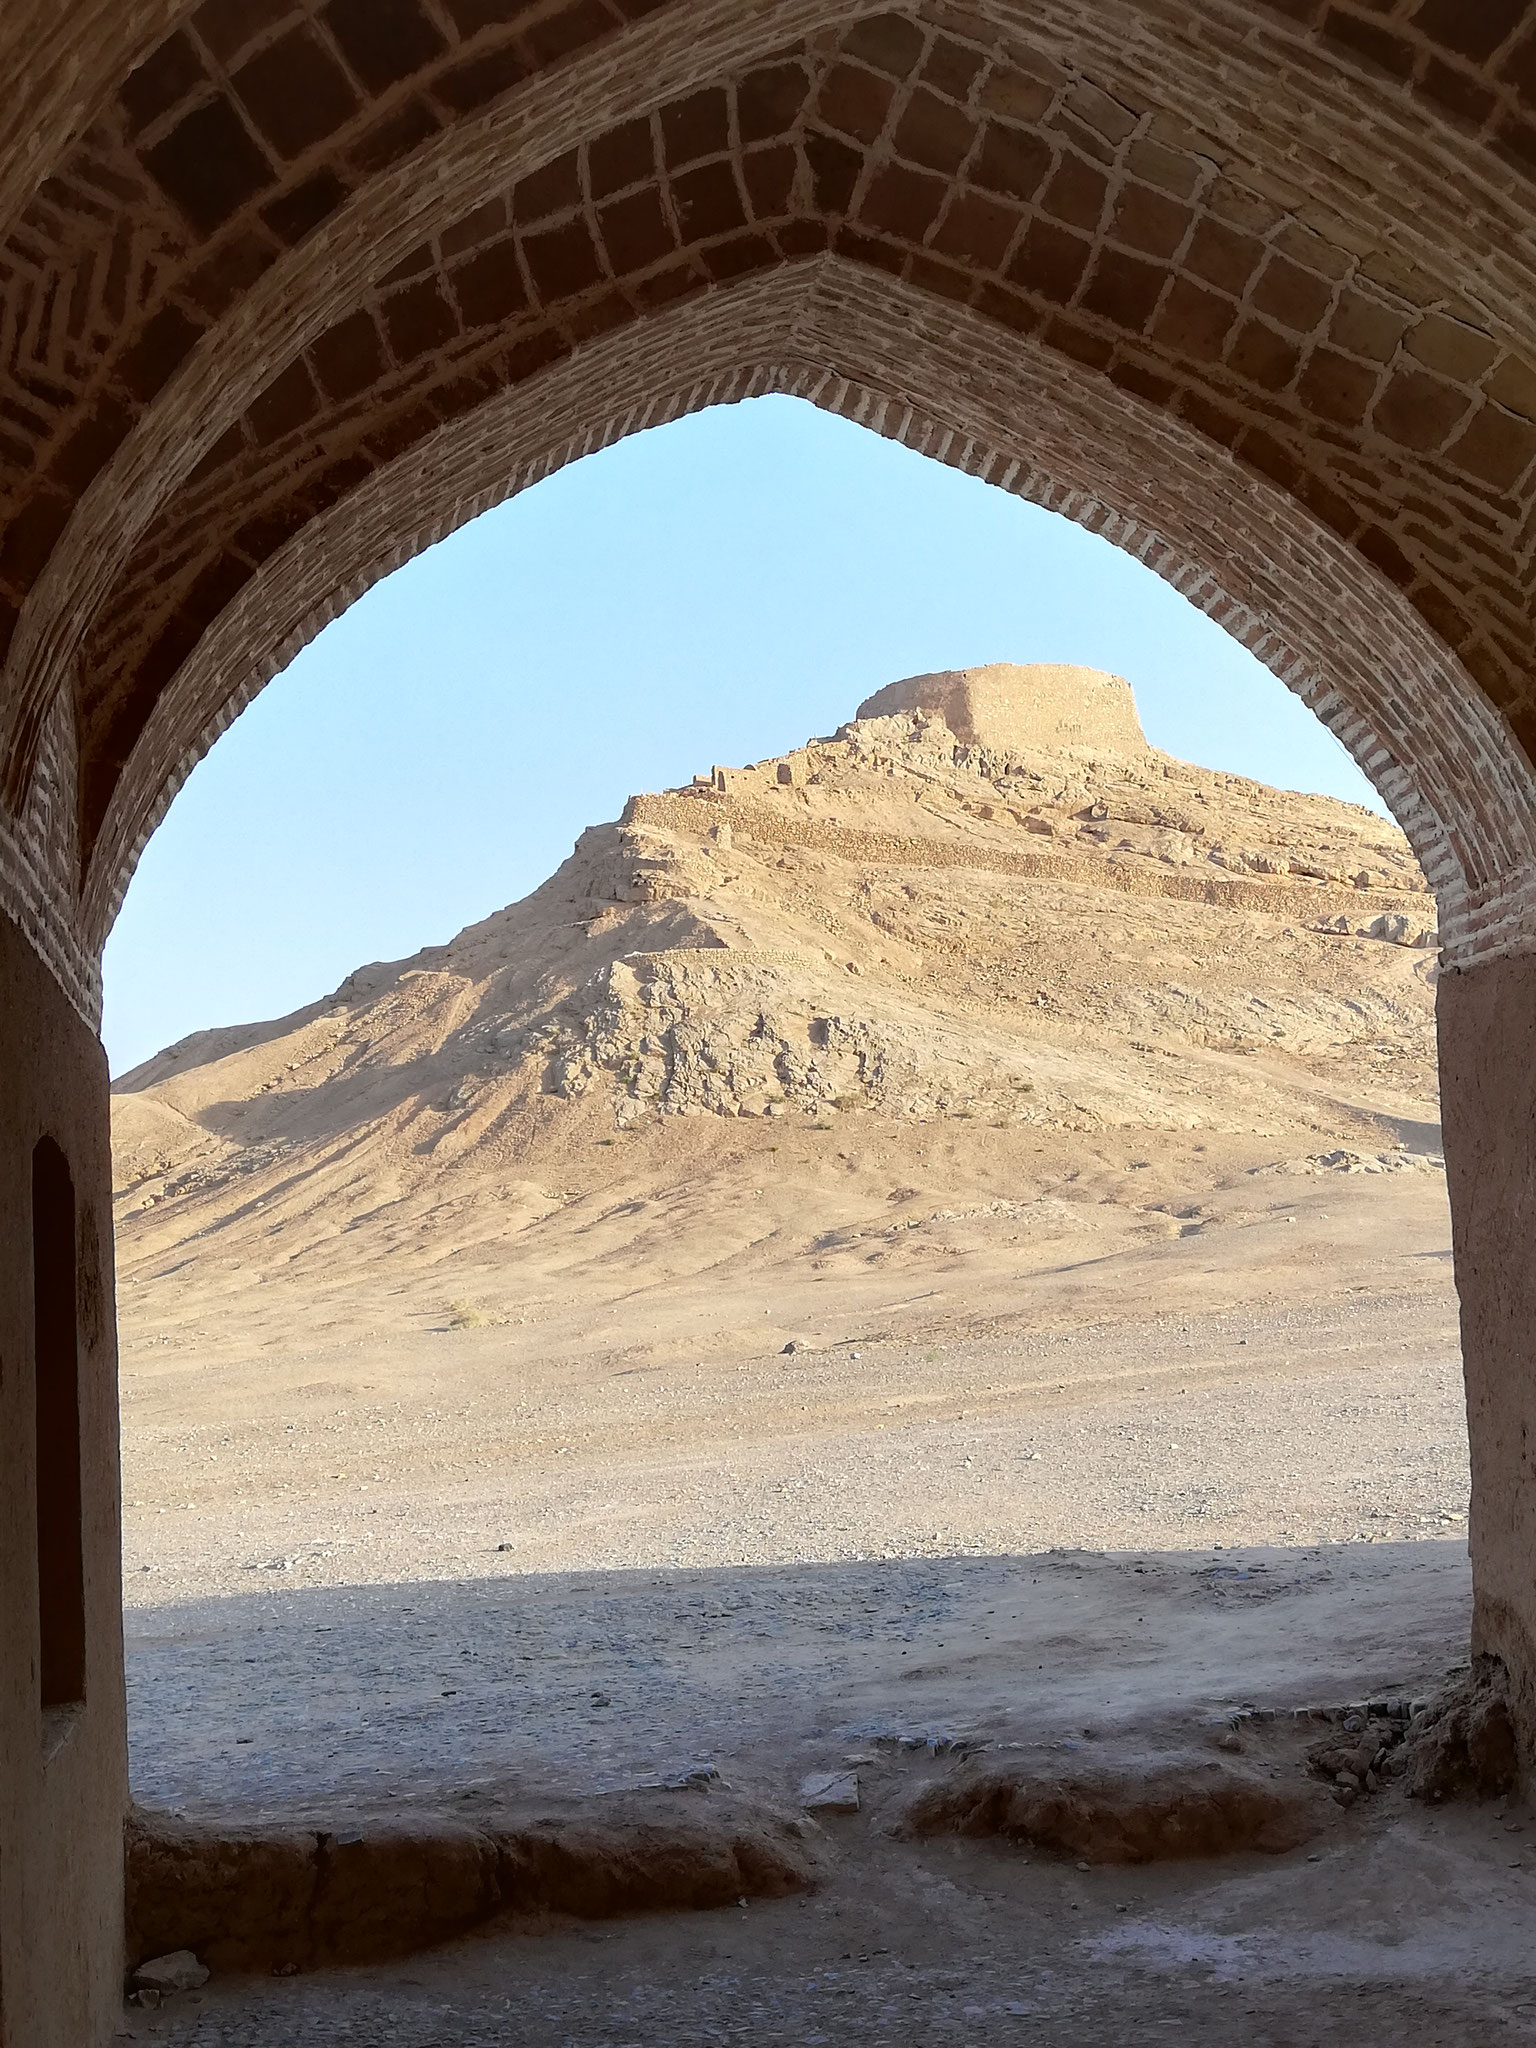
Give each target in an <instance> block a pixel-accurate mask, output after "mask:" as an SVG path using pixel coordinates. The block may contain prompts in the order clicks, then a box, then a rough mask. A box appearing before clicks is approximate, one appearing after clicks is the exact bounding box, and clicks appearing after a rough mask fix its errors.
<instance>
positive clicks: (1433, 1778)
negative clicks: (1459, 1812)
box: [1404, 1657, 1519, 1800]
mask: <svg viewBox="0 0 1536 2048" xmlns="http://www.w3.org/2000/svg"><path fill="white" fill-rule="evenodd" d="M1404 1749H1405V1752H1406V1759H1407V1761H1406V1776H1405V1784H1406V1787H1407V1790H1408V1792H1409V1794H1410V1796H1411V1797H1413V1798H1415V1799H1430V1800H1439V1799H1456V1798H1465V1797H1468V1796H1470V1797H1473V1798H1477V1799H1494V1798H1498V1797H1499V1796H1500V1795H1502V1794H1503V1793H1506V1792H1512V1791H1513V1790H1514V1789H1515V1784H1516V1779H1517V1774H1518V1764H1519V1758H1518V1754H1517V1750H1516V1743H1515V1722H1514V1716H1513V1714H1512V1712H1511V1711H1510V1701H1509V1675H1508V1673H1507V1671H1506V1670H1505V1668H1504V1665H1503V1663H1502V1662H1501V1661H1500V1659H1499V1658H1497V1657H1479V1658H1478V1659H1477V1660H1476V1661H1475V1663H1474V1664H1473V1666H1472V1669H1471V1670H1470V1671H1469V1672H1468V1673H1467V1675H1466V1677H1465V1678H1461V1679H1458V1680H1457V1681H1456V1682H1455V1683H1454V1684H1452V1685H1449V1686H1447V1687H1445V1689H1444V1690H1443V1691H1442V1692H1440V1693H1438V1694H1437V1695H1436V1697H1435V1698H1434V1699H1433V1700H1430V1701H1429V1702H1428V1703H1427V1704H1426V1705H1425V1706H1424V1707H1422V1708H1421V1709H1420V1711H1419V1712H1417V1713H1415V1715H1414V1716H1413V1719H1412V1720H1411V1721H1410V1722H1409V1724H1408V1732H1407V1738H1406V1741H1405V1743H1404Z"/></svg>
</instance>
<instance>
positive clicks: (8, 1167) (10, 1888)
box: [0, 916, 127, 2048]
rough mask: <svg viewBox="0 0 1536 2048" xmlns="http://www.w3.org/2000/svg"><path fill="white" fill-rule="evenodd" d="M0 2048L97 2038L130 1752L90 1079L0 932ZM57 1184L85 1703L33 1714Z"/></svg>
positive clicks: (23, 946)
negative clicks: (40, 1279)
mask: <svg viewBox="0 0 1536 2048" xmlns="http://www.w3.org/2000/svg"><path fill="white" fill-rule="evenodd" d="M0 1076H3V1086H0V1247H3V1248H4V1250H3V1255H0V1641H3V1643H4V1645H5V1654H4V1656H3V1657H0V2041H3V2042H4V2044H5V2048H83V2044H87V2043H95V2042H98V2041H103V2040H109V2039H110V2038H111V2036H112V2034H113V2032H114V2030H115V2028H116V2025H117V2021H118V2015H119V2013H120V2011H121V1997H122V1915H123V1908H122V1873H123V1816H124V1812H125V1809H126V1805H127V1748H126V1732H125V1731H126V1723H125V1712H124V1703H123V1669H122V1574H121V1565H120V1556H121V1546H120V1536H119V1522H120V1511H121V1504H120V1499H119V1485H118V1423H117V1333H116V1324H115V1316H114V1303H113V1286H112V1209H111V1189H112V1183H111V1160H110V1154H109V1148H108V1120H107V1119H108V1109H107V1064H106V1057H105V1055H104V1054H103V1052H102V1049H101V1047H100V1045H99V1044H98V1043H97V1041H96V1039H95V1037H94V1035H93V1034H92V1033H91V1032H90V1031H88V1030H87V1028H86V1027H85V1025H84V1024H82V1023H81V1021H80V1019H79V1017H78V1016H77V1015H76V1014H75V1010H74V1006H73V1005H72V1003H71V1002H70V1001H69V999H68V997H67V996H66V995H65V994H64V992H63V991H62V990H61V989H60V988H59V986H58V984H57V983H56V982H55V981H54V980H53V978H52V976H51V975H50V974H49V972H48V970H47V969H46V968H45V967H44V966H43V965H42V964H41V962H40V961H39V960H38V958H37V956H36V954H35V952H34V950H33V948H32V947H31V946H30V945H29V944H28V942H27V940H26V938H25V937H24V936H23V935H22V934H21V933H20V932H18V930H17V929H16V927H15V925H14V924H12V923H11V921H10V920H9V919H8V918H6V917H4V916H0ZM43 1138H52V1139H53V1141H54V1142H55V1143H56V1144H57V1145H58V1146H59V1148H60V1150H61V1151H62V1152H63V1154H64V1157H65V1159H66V1161H67V1162H68V1166H69V1171H70V1175H71V1178H72V1179H73V1182H74V1196H75V1226H76V1227H75V1241H76V1294H77V1299H76V1326H77V1332H78V1370H79V1396H80V1446H81V1451H80V1480H81V1498H82V1502H83V1519H82V1529H81V1534H82V1548H83V1558H84V1624H85V1645H86V1652H85V1697H84V1699H83V1701H81V1702H79V1703H78V1704H75V1705H64V1706H55V1707H51V1708H49V1709H48V1710H47V1711H46V1712H45V1710H44V1709H43V1706H42V1704H41V1684H40V1671H39V1655H40V1630H39V1611H38V1608H39V1595H38V1538H37V1494H36V1484H37V1473H36V1467H35V1460H34V1452H33V1446H34V1440H35V1428H34V1408H33V1402H34V1359H33V1351H34V1308H33V1261H32V1249H31V1247H32V1161H33V1152H34V1149H35V1147H36V1146H37V1144H38V1141H39V1140H40V1139H43Z"/></svg>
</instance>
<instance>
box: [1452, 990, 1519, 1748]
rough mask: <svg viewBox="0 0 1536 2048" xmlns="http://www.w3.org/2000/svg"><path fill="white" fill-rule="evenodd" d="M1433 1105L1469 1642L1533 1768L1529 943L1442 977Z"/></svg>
mask: <svg viewBox="0 0 1536 2048" xmlns="http://www.w3.org/2000/svg"><path fill="white" fill-rule="evenodd" d="M1436 1024H1437V1028H1438V1031H1439V1038H1440V1116H1441V1128H1442V1131H1443V1134H1444V1143H1445V1164H1446V1175H1447V1180H1448V1183H1449V1189H1450V1198H1451V1234H1452V1244H1453V1249H1454V1256H1455V1262H1456V1290H1457V1293H1458V1295H1459V1297H1460V1301H1461V1352H1462V1370H1463V1372H1464V1374H1465V1377H1466V1388H1467V1436H1468V1441H1469V1445H1470V1449H1471V1459H1472V1504H1471V1515H1470V1519H1469V1534H1470V1544H1471V1551H1472V1587H1473V1608H1472V1654H1473V1657H1474V1660H1476V1659H1479V1658H1484V1657H1491V1658H1497V1659H1498V1660H1499V1662H1500V1663H1502V1665H1503V1666H1504V1668H1505V1670H1506V1672H1507V1673H1508V1677H1509V1685H1510V1704H1511V1707H1512V1710H1513V1712H1514V1716H1515V1724H1516V1731H1517V1735H1518V1739H1519V1751H1520V1763H1521V1770H1522V1774H1523V1776H1524V1777H1525V1778H1526V1779H1527V1782H1529V1781H1530V1779H1531V1778H1532V1777H1536V953H1519V954H1514V955H1511V956H1508V957H1506V958H1504V959H1500V960H1491V961H1486V962H1483V963H1481V964H1479V965H1476V966H1472V967H1467V968H1462V969H1454V970H1452V971H1451V972H1449V973H1447V974H1446V975H1445V977H1444V978H1443V979H1442V981H1441V983H1440V989H1439V1001H1438V1004H1437V1014H1436Z"/></svg>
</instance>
